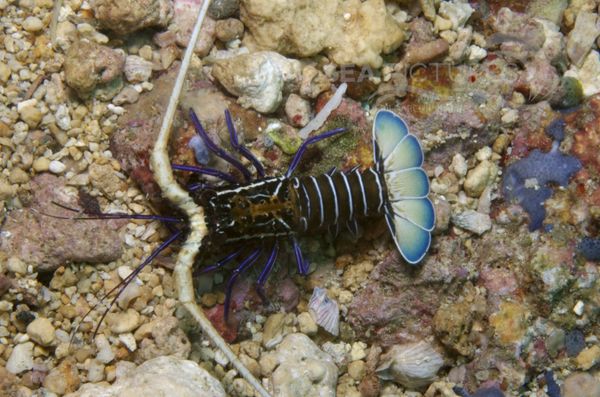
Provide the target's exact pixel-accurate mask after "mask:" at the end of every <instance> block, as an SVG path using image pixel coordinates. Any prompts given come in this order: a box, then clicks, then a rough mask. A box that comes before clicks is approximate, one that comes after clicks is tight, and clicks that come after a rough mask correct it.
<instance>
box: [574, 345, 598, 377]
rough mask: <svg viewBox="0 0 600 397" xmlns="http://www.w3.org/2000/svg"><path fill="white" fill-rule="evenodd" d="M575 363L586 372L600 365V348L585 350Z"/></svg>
mask: <svg viewBox="0 0 600 397" xmlns="http://www.w3.org/2000/svg"><path fill="white" fill-rule="evenodd" d="M575 362H576V363H577V367H578V368H579V369H581V370H584V371H587V370H588V369H590V368H592V367H593V366H594V365H596V364H597V363H600V346H598V345H594V346H592V347H588V348H587V349H583V350H582V351H581V353H579V354H578V355H577V357H576V358H575Z"/></svg>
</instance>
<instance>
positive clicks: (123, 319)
mask: <svg viewBox="0 0 600 397" xmlns="http://www.w3.org/2000/svg"><path fill="white" fill-rule="evenodd" d="M106 321H107V322H108V323H109V324H110V330H111V331H112V332H114V333H116V334H124V333H127V332H131V331H133V330H135V329H136V328H137V327H138V325H139V323H140V314H139V313H138V312H137V311H135V310H133V309H127V311H126V312H124V313H111V314H110V315H109V316H106Z"/></svg>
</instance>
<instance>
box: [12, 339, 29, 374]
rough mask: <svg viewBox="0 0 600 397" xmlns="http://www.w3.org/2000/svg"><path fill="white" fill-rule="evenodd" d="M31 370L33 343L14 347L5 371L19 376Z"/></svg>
mask: <svg viewBox="0 0 600 397" xmlns="http://www.w3.org/2000/svg"><path fill="white" fill-rule="evenodd" d="M32 368H33V343H31V342H26V343H21V344H18V345H16V346H15V347H14V349H13V351H12V353H11V354H10V357H9V358H8V361H7V362H6V369H7V370H8V372H10V373H12V374H19V373H21V372H24V371H29V370H30V369H32Z"/></svg>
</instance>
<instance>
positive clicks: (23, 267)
mask: <svg viewBox="0 0 600 397" xmlns="http://www.w3.org/2000/svg"><path fill="white" fill-rule="evenodd" d="M6 269H7V270H8V271H9V272H13V273H15V274H27V264H26V263H25V262H23V261H22V260H21V259H20V258H19V257H16V256H11V257H10V258H8V261H6Z"/></svg>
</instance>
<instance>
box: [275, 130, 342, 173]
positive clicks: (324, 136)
mask: <svg viewBox="0 0 600 397" xmlns="http://www.w3.org/2000/svg"><path fill="white" fill-rule="evenodd" d="M345 131H346V129H345V128H336V129H334V130H331V131H327V132H324V133H322V134H321V135H317V136H313V137H312V138H308V139H307V140H306V141H304V143H303V144H302V145H301V146H300V148H299V149H298V151H297V152H296V154H295V155H294V159H293V160H292V162H291V163H290V166H289V168H288V170H287V172H286V173H285V176H286V178H289V177H290V176H291V175H292V173H293V172H294V170H295V169H296V168H297V167H298V164H300V159H301V158H302V155H303V154H304V152H305V151H306V148H307V147H308V145H312V144H313V143H317V142H319V141H322V140H323V139H327V138H329V137H332V136H334V135H337V134H341V133H342V132H345Z"/></svg>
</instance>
